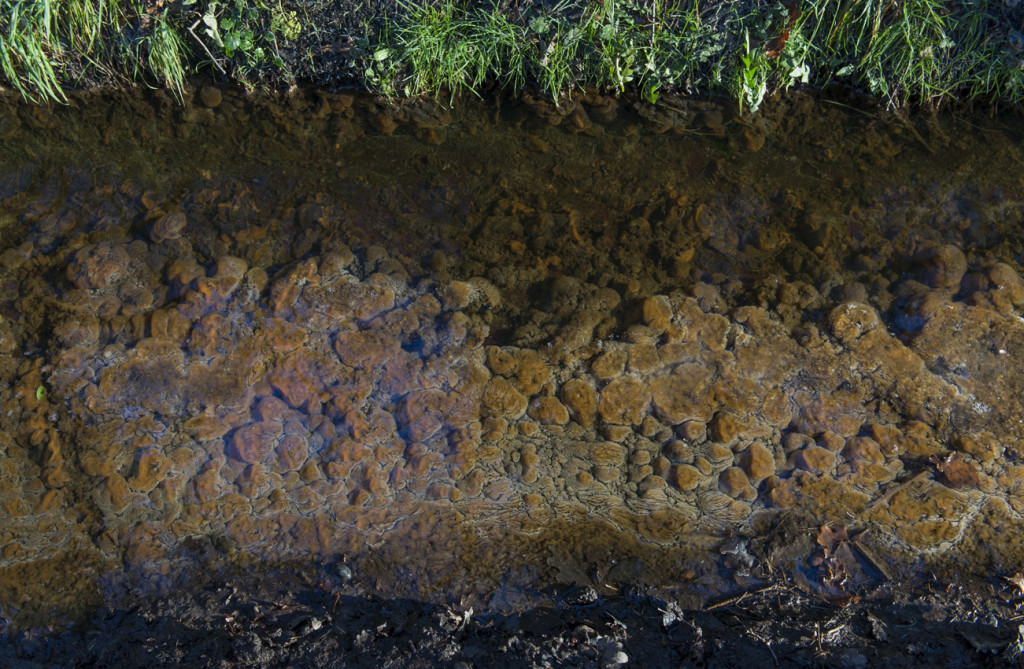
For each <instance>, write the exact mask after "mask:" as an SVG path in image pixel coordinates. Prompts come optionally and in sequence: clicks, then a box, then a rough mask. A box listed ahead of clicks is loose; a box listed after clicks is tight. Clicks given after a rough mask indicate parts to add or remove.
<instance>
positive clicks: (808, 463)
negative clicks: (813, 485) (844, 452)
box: [789, 445, 836, 474]
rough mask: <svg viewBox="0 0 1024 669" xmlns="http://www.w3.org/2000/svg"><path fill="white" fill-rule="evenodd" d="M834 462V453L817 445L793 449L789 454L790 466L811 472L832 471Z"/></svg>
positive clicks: (822, 472)
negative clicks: (797, 449)
mask: <svg viewBox="0 0 1024 669" xmlns="http://www.w3.org/2000/svg"><path fill="white" fill-rule="evenodd" d="M835 462H836V455H835V453H833V452H832V451H830V450H828V449H827V448H822V447H821V446H817V445H814V446H808V447H806V448H804V449H802V450H799V451H795V452H794V453H793V454H792V455H790V456H789V465H790V466H791V467H798V468H800V469H803V470H805V471H808V472H811V473H813V474H824V473H826V472H829V471H832V467H833V466H835Z"/></svg>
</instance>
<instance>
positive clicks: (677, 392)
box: [647, 365, 711, 425]
mask: <svg viewBox="0 0 1024 669" xmlns="http://www.w3.org/2000/svg"><path fill="white" fill-rule="evenodd" d="M705 381H706V371H705V369H704V368H703V367H701V366H700V365H681V366H680V367H678V368H676V370H675V371H673V372H672V374H664V375H660V376H657V377H656V378H655V379H654V380H653V381H651V382H649V383H648V384H647V385H648V387H649V388H650V394H651V403H652V405H653V408H654V415H655V416H657V417H658V418H660V419H661V420H662V421H664V422H665V423H667V424H669V425H679V424H680V423H682V422H684V421H687V420H690V419H697V420H701V421H703V420H706V419H707V418H710V416H711V407H710V404H709V402H708V398H707V396H706V395H707V393H706V387H705Z"/></svg>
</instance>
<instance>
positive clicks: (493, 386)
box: [481, 376, 527, 419]
mask: <svg viewBox="0 0 1024 669" xmlns="http://www.w3.org/2000/svg"><path fill="white" fill-rule="evenodd" d="M481 402H482V404H483V406H484V407H486V408H487V409H489V410H490V411H491V413H493V414H496V415H498V416H504V417H507V418H512V419H515V418H519V417H521V416H522V415H523V414H524V413H526V406H527V403H526V397H524V396H523V394H522V393H520V392H519V391H518V390H516V388H515V386H513V385H512V383H511V382H509V381H508V380H506V379H504V378H502V377H500V376H495V377H492V378H491V380H490V381H488V382H487V385H486V386H484V392H483V396H482V397H481Z"/></svg>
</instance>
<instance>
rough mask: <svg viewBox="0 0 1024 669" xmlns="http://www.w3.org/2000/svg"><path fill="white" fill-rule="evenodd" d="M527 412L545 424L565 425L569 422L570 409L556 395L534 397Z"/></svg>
mask: <svg viewBox="0 0 1024 669" xmlns="http://www.w3.org/2000/svg"><path fill="white" fill-rule="evenodd" d="M527 413H528V414H529V416H530V418H532V419H534V420H536V421H538V422H540V423H543V424H545V425H565V424H566V423H568V422H569V410H568V409H566V408H565V405H564V404H562V403H561V402H559V401H558V399H556V398H554V397H538V398H536V399H534V400H533V401H532V402H531V403H530V408H529V411H528V412H527Z"/></svg>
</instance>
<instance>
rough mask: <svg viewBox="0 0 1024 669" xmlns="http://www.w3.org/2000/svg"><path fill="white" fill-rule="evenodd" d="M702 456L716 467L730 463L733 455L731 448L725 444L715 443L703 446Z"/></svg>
mask: <svg viewBox="0 0 1024 669" xmlns="http://www.w3.org/2000/svg"><path fill="white" fill-rule="evenodd" d="M704 454H705V455H706V456H707V458H708V460H710V461H711V462H714V463H715V464H718V465H721V464H722V463H725V462H732V460H733V455H734V454H733V452H732V449H731V448H729V447H728V446H726V445H725V444H719V443H715V442H709V443H708V444H706V445H705V446H704Z"/></svg>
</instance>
